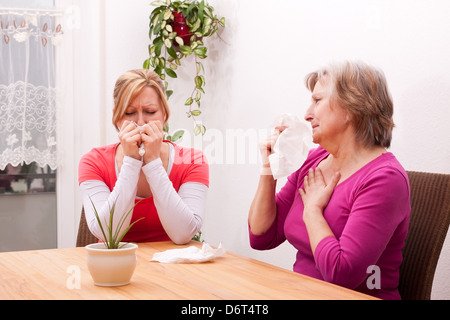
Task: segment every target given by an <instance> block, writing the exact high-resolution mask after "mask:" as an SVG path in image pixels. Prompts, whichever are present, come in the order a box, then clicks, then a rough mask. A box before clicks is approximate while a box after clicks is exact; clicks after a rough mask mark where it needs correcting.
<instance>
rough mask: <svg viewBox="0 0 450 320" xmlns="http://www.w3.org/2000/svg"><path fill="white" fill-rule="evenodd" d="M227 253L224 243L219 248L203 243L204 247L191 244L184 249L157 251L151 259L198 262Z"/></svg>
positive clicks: (166, 261) (170, 261)
mask: <svg viewBox="0 0 450 320" xmlns="http://www.w3.org/2000/svg"><path fill="white" fill-rule="evenodd" d="M224 253H225V249H224V248H223V247H222V243H220V244H219V247H218V248H217V249H213V248H212V247H211V246H210V245H209V244H207V243H203V246H202V248H201V249H200V248H197V247H195V246H191V247H188V248H184V249H170V250H166V251H163V252H157V253H155V254H154V255H153V258H152V259H151V260H150V261H159V262H161V263H198V262H206V261H210V260H212V259H214V258H217V257H220V256H222V255H223V254H224Z"/></svg>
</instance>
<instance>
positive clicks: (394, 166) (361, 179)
mask: <svg viewBox="0 0 450 320" xmlns="http://www.w3.org/2000/svg"><path fill="white" fill-rule="evenodd" d="M328 155H329V153H328V152H327V151H326V150H324V149H323V148H321V147H319V148H317V149H313V150H311V151H310V153H309V156H308V158H307V160H306V161H305V163H304V164H303V166H302V167H301V168H300V169H299V170H298V171H296V172H295V173H293V174H292V175H290V176H289V177H288V180H287V182H286V185H285V186H283V188H282V189H281V190H280V192H279V193H277V195H276V203H277V218H276V220H275V221H274V223H273V224H272V226H271V227H270V228H269V230H267V231H266V232H265V233H264V234H262V235H254V234H252V232H251V230H250V228H249V231H250V232H249V234H250V244H251V246H252V248H254V249H259V250H266V249H272V248H275V247H277V246H278V245H280V244H281V243H283V242H284V241H285V240H286V239H287V240H288V241H289V242H290V243H291V244H292V245H293V246H294V247H295V248H296V249H297V250H298V251H297V257H296V261H295V263H294V268H293V269H294V271H295V272H298V273H302V274H305V275H308V276H311V277H314V278H318V279H322V280H325V281H328V282H331V283H335V284H338V285H341V286H344V287H348V288H351V289H354V290H357V291H360V292H364V293H367V294H370V295H373V296H376V297H379V298H382V299H400V295H399V293H398V290H397V287H398V281H399V267H400V264H401V262H402V252H401V250H402V248H403V245H404V242H405V238H406V234H407V232H408V225H409V214H410V211H411V207H410V190H409V181H408V176H407V174H406V172H405V170H404V169H403V167H402V166H401V165H400V163H399V162H398V161H397V159H396V158H395V157H394V155H393V154H392V153H389V152H388V153H384V154H383V155H381V156H379V157H378V158H376V159H374V160H373V161H371V162H370V163H368V164H367V165H365V166H364V167H362V168H361V169H360V170H358V171H357V172H356V173H354V174H353V175H352V176H350V177H349V178H347V179H346V180H344V181H343V182H342V183H340V184H338V185H337V186H336V188H335V190H334V192H333V194H332V196H331V198H330V201H329V203H328V205H327V207H326V208H325V210H324V212H323V216H324V218H325V220H326V221H327V223H328V225H329V226H330V228H331V230H332V231H333V234H334V237H332V236H330V237H326V238H324V239H323V240H321V241H320V242H319V244H318V245H317V247H316V250H315V255H314V256H313V253H312V250H311V246H310V243H309V238H308V233H307V231H306V227H305V224H304V222H303V217H302V215H303V202H302V199H301V197H300V194H299V192H298V189H299V188H302V187H303V179H304V177H305V175H306V174H307V173H308V170H309V169H310V168H315V167H316V166H317V165H318V164H319V163H320V162H321V161H322V160H323V159H325V158H326V157H327V156H328ZM378 287H380V289H378Z"/></svg>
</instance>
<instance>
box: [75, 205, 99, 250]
mask: <svg viewBox="0 0 450 320" xmlns="http://www.w3.org/2000/svg"><path fill="white" fill-rule="evenodd" d="M96 242H98V239H97V238H96V237H95V236H94V235H93V234H92V233H91V231H90V230H89V227H88V225H87V222H86V216H85V214H84V207H83V208H81V217H80V224H79V226H78V235H77V247H84V246H86V245H88V244H91V243H96Z"/></svg>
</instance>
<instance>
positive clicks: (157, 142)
mask: <svg viewBox="0 0 450 320" xmlns="http://www.w3.org/2000/svg"><path fill="white" fill-rule="evenodd" d="M141 138H142V143H143V144H144V149H145V154H144V157H143V160H144V164H147V163H149V162H151V161H153V160H155V159H157V158H159V157H160V156H161V144H162V141H163V138H164V134H163V125H162V123H161V121H159V120H156V121H150V122H149V123H147V124H146V125H145V126H144V127H143V131H142V134H141Z"/></svg>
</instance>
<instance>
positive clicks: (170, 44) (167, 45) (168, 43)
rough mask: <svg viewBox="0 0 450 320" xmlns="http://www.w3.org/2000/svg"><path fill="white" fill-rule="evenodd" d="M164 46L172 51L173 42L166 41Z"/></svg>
mask: <svg viewBox="0 0 450 320" xmlns="http://www.w3.org/2000/svg"><path fill="white" fill-rule="evenodd" d="M164 45H165V46H166V48H168V49H170V48H172V41H170V39H169V38H167V39H165V40H164Z"/></svg>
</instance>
